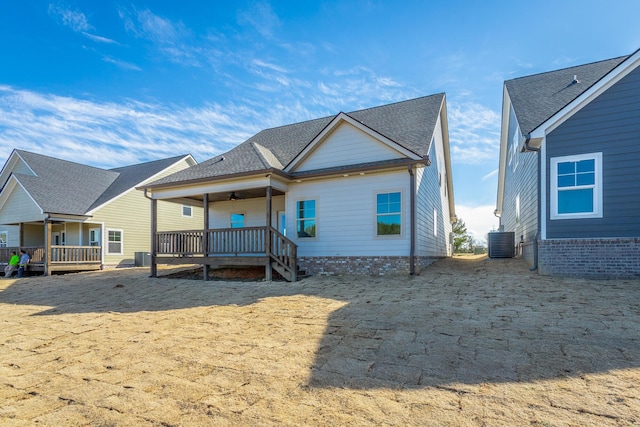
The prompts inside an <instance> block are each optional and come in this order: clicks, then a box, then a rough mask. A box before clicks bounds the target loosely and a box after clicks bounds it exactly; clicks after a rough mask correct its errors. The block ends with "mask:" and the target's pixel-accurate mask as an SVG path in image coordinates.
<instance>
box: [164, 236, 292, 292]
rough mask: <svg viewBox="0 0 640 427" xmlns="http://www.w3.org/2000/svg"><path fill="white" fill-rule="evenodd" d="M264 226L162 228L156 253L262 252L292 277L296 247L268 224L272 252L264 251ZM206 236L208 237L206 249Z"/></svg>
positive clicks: (215, 254)
mask: <svg viewBox="0 0 640 427" xmlns="http://www.w3.org/2000/svg"><path fill="white" fill-rule="evenodd" d="M266 234H267V227H244V228H223V229H210V230H206V234H205V231H203V230H186V231H162V232H157V233H156V235H155V248H156V254H157V255H173V256H181V257H189V256H201V257H205V256H243V255H263V256H268V257H269V260H270V262H274V263H275V265H276V266H277V267H276V268H277V269H278V271H280V272H282V271H284V272H285V274H288V275H290V276H291V277H292V278H293V280H295V274H296V270H297V261H296V259H297V246H296V244H295V243H293V242H292V241H291V240H289V239H288V238H287V237H285V236H284V235H283V234H281V233H279V232H278V230H276V229H275V228H273V227H270V234H271V252H270V253H269V254H267V245H266V240H267V237H266ZM205 237H206V240H207V243H208V244H207V245H206V250H205V243H204V241H205Z"/></svg>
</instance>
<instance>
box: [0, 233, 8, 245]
mask: <svg viewBox="0 0 640 427" xmlns="http://www.w3.org/2000/svg"><path fill="white" fill-rule="evenodd" d="M8 241H9V233H8V232H6V231H0V248H6V247H7V242H8Z"/></svg>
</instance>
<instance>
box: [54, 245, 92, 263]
mask: <svg viewBox="0 0 640 427" xmlns="http://www.w3.org/2000/svg"><path fill="white" fill-rule="evenodd" d="M51 262H52V263H73V264H82V263H96V262H102V247H100V246H51Z"/></svg>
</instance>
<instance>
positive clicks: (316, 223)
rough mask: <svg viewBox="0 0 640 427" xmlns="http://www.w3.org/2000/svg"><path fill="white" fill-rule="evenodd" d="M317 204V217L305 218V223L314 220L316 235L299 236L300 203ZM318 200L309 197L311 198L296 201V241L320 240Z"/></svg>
mask: <svg viewBox="0 0 640 427" xmlns="http://www.w3.org/2000/svg"><path fill="white" fill-rule="evenodd" d="M311 201H313V202H315V211H316V216H314V217H305V218H303V219H304V220H305V221H308V220H313V221H314V224H315V227H316V234H315V236H300V235H299V234H298V224H299V223H300V220H301V219H300V218H299V217H298V203H300V202H311ZM318 205H319V203H318V198H317V197H309V198H305V199H299V200H296V201H295V205H294V206H295V217H296V228H295V237H296V239H305V240H310V239H317V238H318V217H319V215H318Z"/></svg>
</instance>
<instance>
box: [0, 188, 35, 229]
mask: <svg viewBox="0 0 640 427" xmlns="http://www.w3.org/2000/svg"><path fill="white" fill-rule="evenodd" d="M7 185H11V184H10V183H9V184H7ZM7 189H8V188H7ZM44 217H45V216H44V214H43V213H42V211H41V210H40V208H39V207H38V206H37V205H36V204H35V203H34V201H33V199H32V198H31V197H29V195H28V194H27V193H26V192H25V191H24V190H23V189H22V187H21V186H20V185H16V186H15V187H14V188H13V190H11V193H10V194H9V196H8V198H7V200H6V202H5V204H4V205H3V207H2V209H0V224H17V223H20V222H36V221H42V220H44Z"/></svg>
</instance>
